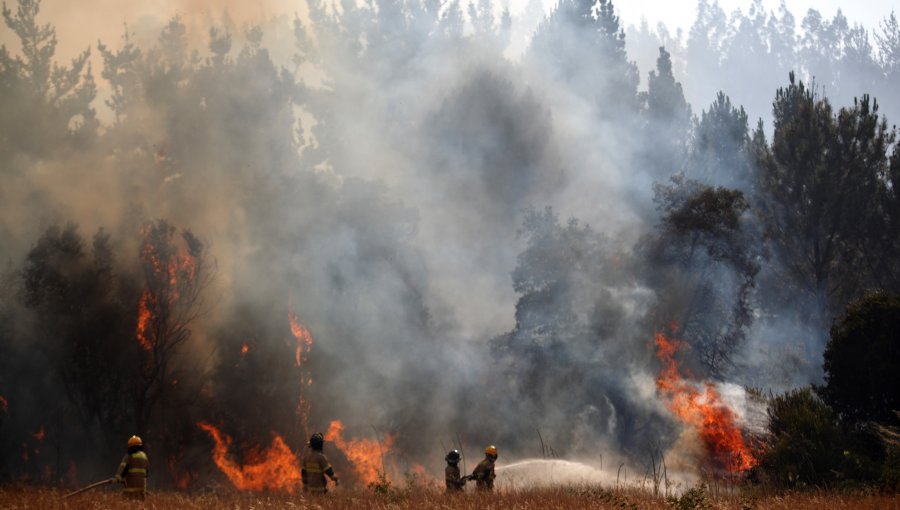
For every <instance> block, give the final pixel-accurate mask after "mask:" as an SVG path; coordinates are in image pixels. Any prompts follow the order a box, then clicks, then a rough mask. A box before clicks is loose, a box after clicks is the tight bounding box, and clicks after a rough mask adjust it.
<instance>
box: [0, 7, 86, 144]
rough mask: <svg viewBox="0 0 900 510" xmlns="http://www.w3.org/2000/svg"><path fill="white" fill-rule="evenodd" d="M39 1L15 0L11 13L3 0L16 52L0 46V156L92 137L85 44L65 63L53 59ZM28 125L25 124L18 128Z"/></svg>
mask: <svg viewBox="0 0 900 510" xmlns="http://www.w3.org/2000/svg"><path fill="white" fill-rule="evenodd" d="M39 11H40V0H19V2H18V7H17V9H16V12H15V13H13V11H12V10H11V9H9V8H8V7H7V6H6V3H5V2H4V3H3V21H4V22H5V24H6V27H7V28H8V29H9V30H12V31H13V32H14V33H15V34H16V36H17V37H18V39H19V42H20V43H21V50H22V54H21V55H20V56H19V55H16V56H13V55H12V54H11V53H10V52H9V50H7V48H6V47H5V46H4V47H2V48H0V91H2V93H0V110H2V111H3V122H0V158H2V160H3V161H10V157H11V155H13V154H25V155H29V156H32V157H41V156H47V155H49V154H51V153H53V152H54V151H56V150H59V149H64V148H72V147H76V146H79V145H81V144H84V143H87V142H91V141H93V140H94V139H95V138H96V134H97V127H98V125H99V124H98V121H97V119H96V115H95V112H94V109H93V108H92V107H91V102H92V101H93V100H94V97H95V95H96V87H95V85H94V79H93V76H92V74H91V72H90V65H89V64H88V57H89V56H90V49H86V50H85V51H84V52H82V53H81V54H80V55H78V56H77V57H75V58H74V59H73V60H72V62H71V64H70V65H69V66H63V65H59V64H57V63H55V62H54V61H53V57H54V55H55V54H56V30H55V29H54V28H53V27H52V26H51V25H50V24H45V25H41V24H39V23H38V21H37V15H38V12H39ZM22 126H30V129H22Z"/></svg>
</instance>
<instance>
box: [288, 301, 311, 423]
mask: <svg viewBox="0 0 900 510" xmlns="http://www.w3.org/2000/svg"><path fill="white" fill-rule="evenodd" d="M288 323H289V324H290V326H291V334H292V335H294V338H296V339H297V349H296V351H295V352H294V361H295V362H296V364H297V368H298V369H302V368H305V365H306V360H307V359H308V357H309V352H310V351H311V350H312V343H313V341H312V334H310V332H309V329H307V328H306V326H304V325H303V324H301V323H300V319H299V318H298V317H297V314H296V313H294V309H293V304H292V303H291V300H290V299H288ZM300 386H301V393H300V396H299V397H298V398H297V416H298V417H299V420H300V429H301V430H302V431H303V435H304V436H307V435H309V414H310V409H311V408H312V404H311V403H310V401H309V399H308V398H306V397H305V396H304V395H303V392H302V388H303V387H304V386H312V377H311V376H310V374H309V371H308V370H307V371H306V372H303V371H301V372H300Z"/></svg>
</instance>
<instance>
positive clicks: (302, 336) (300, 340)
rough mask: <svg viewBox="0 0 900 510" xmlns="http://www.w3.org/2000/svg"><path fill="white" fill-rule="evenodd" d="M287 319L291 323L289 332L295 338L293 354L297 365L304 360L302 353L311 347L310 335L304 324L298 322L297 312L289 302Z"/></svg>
mask: <svg viewBox="0 0 900 510" xmlns="http://www.w3.org/2000/svg"><path fill="white" fill-rule="evenodd" d="M288 321H289V322H290V323H291V334H292V335H294V338H296V339H297V351H296V353H295V354H294V359H295V361H296V362H297V366H298V367H299V366H300V365H301V363H302V362H303V361H305V356H303V353H304V352H307V353H308V352H309V351H310V350H311V349H312V335H311V334H310V333H309V330H308V329H307V328H306V326H304V325H303V324H300V320H299V319H298V318H297V314H295V313H294V311H293V310H292V309H291V304H290V302H288Z"/></svg>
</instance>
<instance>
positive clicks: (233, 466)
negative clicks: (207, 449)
mask: <svg viewBox="0 0 900 510" xmlns="http://www.w3.org/2000/svg"><path fill="white" fill-rule="evenodd" d="M197 426H198V427H200V428H201V429H203V430H204V431H206V432H207V433H208V434H209V435H210V437H212V438H213V441H215V443H216V444H215V447H214V449H213V462H215V463H216V466H218V468H219V470H220V471H222V473H224V474H225V476H226V477H228V480H229V481H230V482H231V483H232V485H234V486H235V487H236V488H238V489H240V490H251V491H270V490H271V491H282V492H287V493H289V494H293V493H294V491H295V490H296V489H297V488H298V487H299V486H300V462H299V460H298V459H297V456H296V455H295V454H294V452H292V451H291V449H290V447H288V445H287V443H285V442H284V439H282V438H281V436H279V435H278V434H275V438H274V439H273V440H272V446H270V447H269V448H268V449H267V450H265V451H250V452H248V454H247V458H248V459H249V461H248V462H247V463H246V464H245V465H243V466H242V465H239V464H238V463H236V462H234V461H233V460H231V459H229V458H228V448H229V447H230V446H231V442H232V441H231V438H230V437H229V436H227V435H226V434H223V433H222V432H220V431H219V429H218V428H216V427H214V426H213V425H210V424H209V423H206V422H200V423H197Z"/></svg>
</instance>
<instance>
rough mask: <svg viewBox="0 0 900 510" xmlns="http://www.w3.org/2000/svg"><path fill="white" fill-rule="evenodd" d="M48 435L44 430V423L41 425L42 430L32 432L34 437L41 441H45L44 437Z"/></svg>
mask: <svg viewBox="0 0 900 510" xmlns="http://www.w3.org/2000/svg"><path fill="white" fill-rule="evenodd" d="M46 436H47V434H46V433H45V432H44V426H43V425H41V428H40V430H38V431H37V432H35V433H34V434H32V437H34V438H35V439H37V440H38V441H39V442H41V443H43V442H44V437H46Z"/></svg>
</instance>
